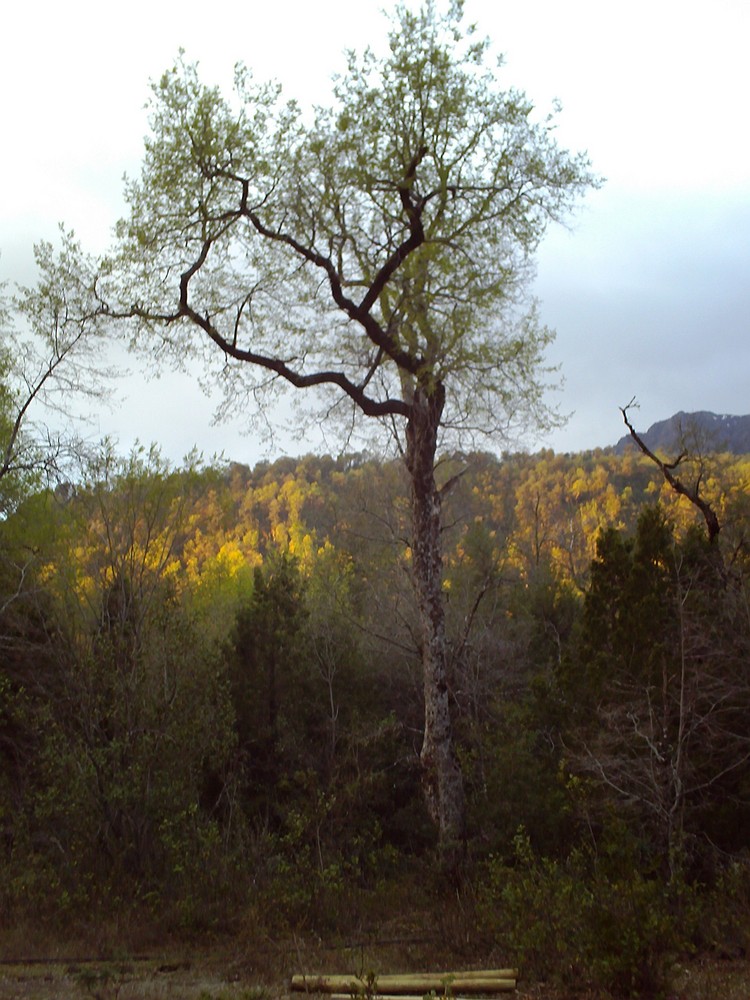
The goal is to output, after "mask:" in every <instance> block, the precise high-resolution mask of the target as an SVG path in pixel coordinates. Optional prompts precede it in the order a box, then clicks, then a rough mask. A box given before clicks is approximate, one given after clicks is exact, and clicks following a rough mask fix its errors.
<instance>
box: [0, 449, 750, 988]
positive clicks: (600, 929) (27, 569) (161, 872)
mask: <svg viewBox="0 0 750 1000" xmlns="http://www.w3.org/2000/svg"><path fill="white" fill-rule="evenodd" d="M693 471H694V472H695V473H696V481H697V479H698V471H697V467H695V468H694V470H693ZM437 475H438V480H439V482H440V484H441V485H442V486H444V487H445V490H444V501H443V503H444V509H443V514H444V536H445V537H444V584H443V590H444V601H445V608H446V615H447V628H448V636H449V644H450V673H449V691H450V702H451V712H452V717H453V722H454V726H455V738H456V743H457V748H458V754H459V759H460V765H461V769H462V773H463V776H464V781H465V787H466V796H467V831H466V840H465V852H464V860H463V864H462V869H461V872H460V873H459V875H458V876H456V873H455V872H454V873H451V875H450V879H451V882H450V885H449V886H448V888H446V879H447V878H448V876H447V875H445V874H444V873H441V872H440V870H439V866H437V867H436V865H435V863H434V859H435V850H436V831H435V827H434V824H432V823H431V822H430V819H429V816H428V814H427V812H426V809H425V804H424V797H423V795H422V793H421V790H420V776H419V748H420V745H421V727H422V725H423V721H422V719H423V706H422V703H421V700H422V693H421V692H422V687H421V680H420V678H421V672H420V650H419V641H420V639H419V634H418V632H417V631H416V630H415V621H416V614H415V609H414V606H413V605H414V592H413V588H412V586H411V581H410V568H411V558H412V553H411V546H410V537H409V518H408V505H409V501H408V490H407V484H406V483H405V475H404V470H403V465H402V463H400V462H396V461H388V460H384V459H379V458H375V457H373V456H371V455H368V454H357V455H351V456H348V457H345V458H338V459H334V458H330V457H326V456H317V457H315V456H308V457H305V458H301V459H293V458H284V459H279V460H278V461H275V462H273V463H267V462H264V463H260V464H258V465H256V466H255V467H254V468H252V469H251V468H248V467H246V466H243V465H239V464H227V463H214V464H209V465H205V464H202V463H201V462H199V461H197V460H189V461H187V462H186V463H185V464H184V465H182V466H181V467H178V468H174V467H171V466H170V465H169V464H168V463H167V462H166V461H164V460H163V458H162V457H161V456H160V453H159V451H158V450H157V449H156V448H152V449H151V450H147V449H139V450H136V451H135V452H133V453H132V454H131V455H129V456H128V457H125V458H123V457H121V456H118V454H117V453H116V451H115V450H114V449H113V448H112V447H111V446H109V445H106V444H105V445H103V446H102V447H101V448H99V449H98V450H97V451H96V452H95V453H93V454H89V455H88V457H86V458H85V459H84V458H80V459H79V468H78V474H77V476H76V478H75V481H73V482H69V483H66V484H64V485H58V486H57V487H56V488H48V489H44V488H36V489H33V490H28V491H27V494H26V495H25V496H24V497H22V498H21V499H17V502H16V503H15V504H14V506H13V508H12V509H10V510H9V511H8V513H7V516H6V517H5V518H4V519H3V520H2V522H1V523H0V552H1V553H2V564H1V566H0V572H1V573H2V586H1V592H2V601H1V602H0V614H1V616H2V628H1V635H2V646H3V652H2V668H1V670H0V753H1V754H2V770H1V771H0V920H1V921H2V923H3V924H4V925H5V926H6V927H7V926H11V925H12V924H13V923H14V922H16V921H20V922H23V921H24V920H25V919H33V920H34V921H35V922H37V923H38V922H39V921H40V920H41V921H44V922H47V923H48V924H49V925H50V926H61V925H62V924H67V925H71V924H75V922H76V921H81V920H86V919H91V915H92V914H96V913H107V914H108V915H109V917H110V918H111V917H112V915H113V914H116V915H117V918H118V919H119V920H121V921H122V925H123V926H127V925H128V923H129V922H133V921H135V922H138V923H142V924H144V925H151V926H153V927H155V928H158V929H159V932H160V933H169V934H180V935H188V936H190V935H196V934H198V935H205V934H223V933H229V932H233V931H237V930H238V929H240V928H242V929H243V932H244V933H246V934H247V933H250V931H251V929H252V930H253V931H254V932H258V933H260V932H261V930H262V932H263V933H280V932H285V931H286V932H288V931H289V930H295V931H300V932H301V931H302V930H307V931H308V932H314V933H316V934H322V935H331V936H335V935H343V936H346V935H351V934H357V933H360V934H362V933H366V932H367V930H368V928H370V929H371V928H372V927H374V926H375V925H376V924H377V925H378V926H380V927H381V928H382V927H383V926H392V927H394V928H395V927H398V926H399V919H402V920H404V921H406V920H408V919H410V916H409V915H413V914H414V912H415V911H416V910H418V909H419V908H420V907H426V908H430V907H431V906H432V904H433V903H434V902H435V900H437V899H439V898H444V896H445V894H446V892H447V893H448V898H449V899H456V900H458V905H457V908H456V907H454V906H453V905H451V906H448V907H439V908H438V909H439V910H440V913H441V914H442V915H441V916H439V917H437V918H435V920H436V921H437V926H438V929H439V930H440V920H441V919H442V920H444V921H446V922H448V924H449V926H447V929H446V928H443V929H442V931H441V933H444V934H446V935H448V936H450V937H451V939H452V940H453V942H454V945H455V947H457V948H463V951H464V956H465V958H466V957H469V956H475V955H478V954H481V955H482V956H483V958H484V961H485V962H486V961H487V956H492V955H493V954H494V955H496V956H497V957H498V960H500V959H501V958H502V960H503V961H508V960H518V961H521V962H523V963H524V967H525V969H526V971H527V974H536V975H538V976H541V977H552V978H555V977H558V978H562V980H563V981H565V980H566V977H567V978H570V977H573V978H575V977H581V976H582V975H583V976H584V979H586V978H588V980H589V981H591V982H593V983H598V984H599V985H604V986H607V987H608V988H609V987H612V988H614V987H617V988H619V989H622V990H624V991H625V992H629V991H630V992H633V993H636V992H638V991H639V990H643V989H645V988H646V987H648V986H653V985H654V984H658V983H659V982H661V981H662V977H663V976H664V975H665V968H666V967H667V965H668V964H669V963H670V962H672V961H673V959H674V956H675V954H680V953H689V952H690V951H695V950H703V949H705V950H711V949H714V950H716V949H719V950H722V951H724V952H729V953H737V954H739V953H741V950H742V948H743V946H744V943H746V940H747V939H746V934H747V930H748V928H747V901H748V893H749V892H750V881H749V875H750V872H749V871H748V855H747V850H748V839H747V830H748V828H749V826H748V824H749V822H750V739H749V738H748V733H749V732H750V727H749V724H748V720H749V719H750V673H748V663H750V612H749V606H748V583H749V576H748V571H749V570H750V561H749V559H748V551H747V546H746V533H747V531H748V526H749V525H750V520H749V519H748V518H749V514H750V512H749V511H748V503H749V499H748V497H749V493H748V481H749V480H750V461H749V460H748V458H747V457H738V456H733V455H728V454H723V455H716V454H715V455H708V456H704V457H703V458H702V459H701V460H700V469H699V475H700V483H701V489H702V491H703V495H704V496H705V497H706V498H707V499H708V500H710V502H711V504H712V506H713V509H714V510H715V511H716V512H717V514H718V516H719V518H720V521H721V528H722V530H721V534H720V536H719V539H718V541H716V542H714V543H709V542H708V541H707V533H706V530H705V525H704V524H703V521H702V519H701V517H700V514H699V512H698V511H697V510H696V508H695V506H694V505H693V504H691V503H690V502H688V501H687V500H686V499H685V497H681V496H679V495H678V494H677V493H676V492H675V491H674V490H673V489H672V488H671V487H670V486H669V484H668V483H667V482H666V481H665V479H664V477H663V476H662V474H661V471H660V470H659V469H658V468H657V467H656V466H655V465H654V463H653V462H651V461H649V460H648V459H647V458H646V457H645V456H643V455H641V454H640V453H639V452H637V451H635V450H630V451H628V452H626V453H625V454H622V455H617V454H614V453H613V452H610V451H595V452H587V453H584V454H577V455H557V454H554V453H552V452H541V453H538V454H535V455H528V454H504V455H503V456H502V457H496V456H493V455H491V454H485V453H473V454H462V453H461V454H459V453H457V454H453V455H450V456H444V457H443V459H442V460H441V461H440V463H439V464H438V468H437ZM433 912H434V911H433ZM623 941H625V942H626V943H625V945H623V943H622V942H623ZM490 964H491V963H490ZM582 970H585V972H583V971H582Z"/></svg>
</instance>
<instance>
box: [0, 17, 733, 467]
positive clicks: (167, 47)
mask: <svg viewBox="0 0 750 1000" xmlns="http://www.w3.org/2000/svg"><path fill="white" fill-rule="evenodd" d="M388 6H389V4H388V3H386V2H384V0H357V3H354V2H352V0H318V2H317V3H315V4H312V3H310V2H309V0H305V2H302V0H276V2H275V3H269V2H268V0H263V2H262V3H259V2H257V0H242V2H238V0H231V2H230V0H212V2H211V3H209V4H207V3H205V2H196V0H182V2H179V3H178V2H175V0H150V2H148V3H147V2H145V0H131V2H129V3H128V4H118V5H110V6H108V5H103V4H101V2H99V0H97V2H93V0H68V2H67V3H64V4H61V3H59V0H27V2H26V3H25V4H23V5H22V4H20V3H19V4H14V5H13V6H12V7H11V9H10V10H9V11H6V12H5V14H4V19H3V20H4V25H3V28H4V30H3V34H2V37H0V88H1V89H0V93H2V95H3V97H2V102H3V124H4V141H3V147H4V148H3V156H2V157H0V184H1V190H2V191H3V199H2V202H1V203H0V251H1V252H2V258H1V259H0V276H1V277H4V278H10V279H13V280H21V281H24V282H31V281H33V270H32V267H31V262H32V245H33V243H34V242H35V241H37V240H39V239H41V238H45V239H54V238H55V235H56V231H57V224H58V223H59V222H64V223H65V224H66V225H67V226H69V227H72V228H73V229H75V231H76V233H77V235H78V236H79V238H80V239H81V241H82V242H83V244H84V246H86V247H87V248H90V249H91V250H92V251H93V252H99V251H101V250H103V249H104V248H105V247H106V245H107V243H108V242H109V238H110V232H111V227H112V226H113V225H114V223H115V221H116V220H117V218H118V217H119V216H120V215H121V214H123V211H124V204H123V201H122V176H123V174H124V173H125V172H128V173H130V174H134V173H136V172H137V170H138V167H139V162H140V157H141V149H142V139H143V136H144V134H145V133H146V130H147V123H146V114H145V111H144V108H143V106H144V103H145V101H146V99H147V97H148V82H149V79H153V78H158V77H159V76H160V75H161V73H162V72H163V70H165V69H166V68H168V67H169V66H170V65H172V64H173V62H174V59H175V56H176V54H177V51H178V49H179V48H180V47H182V48H184V49H185V51H186V55H187V58H188V59H190V60H198V61H200V63H201V68H202V76H203V78H204V79H205V80H206V81H207V82H211V83H214V82H215V83H219V84H220V85H222V86H224V87H226V89H227V90H228V89H229V87H230V85H231V78H232V69H233V66H234V64H235V62H237V61H239V60H242V61H244V62H245V63H246V64H247V65H248V66H250V67H251V68H252V69H253V71H254V73H255V76H256V77H257V78H258V79H266V78H269V77H273V78H276V79H278V80H280V81H281V82H282V84H283V86H284V90H285V92H286V94H287V96H289V97H293V96H294V97H298V98H301V99H302V100H303V101H314V102H318V103H324V102H325V101H326V100H327V95H328V93H329V81H330V77H331V74H332V73H334V72H335V71H337V70H341V69H343V58H342V51H343V49H344V48H346V47H353V48H361V47H362V46H363V45H364V44H366V43H368V42H370V43H372V44H373V45H374V46H375V47H376V48H377V47H378V43H379V42H380V41H381V40H382V39H383V38H384V37H385V33H386V30H387V22H386V19H385V18H384V17H383V16H382V14H381V13H380V11H381V9H382V8H384V7H386V8H387V7H388ZM466 10H467V16H468V18H469V19H471V20H476V21H477V23H478V27H479V29H480V31H481V33H483V34H486V35H489V36H490V38H491V39H492V40H493V43H494V45H495V47H496V48H497V50H498V51H500V52H503V53H504V54H505V57H506V64H505V68H504V69H503V70H502V76H501V81H502V82H503V83H504V84H507V85H508V86H513V87H518V88H520V89H523V90H525V91H526V92H527V93H528V94H529V95H530V96H531V97H532V98H533V99H534V101H535V102H536V103H537V105H538V106H539V107H540V108H541V109H543V110H546V109H548V108H549V107H550V106H551V104H552V101H553V99H555V98H559V100H560V101H561V102H562V105H563V111H562V113H561V115H560V116H559V129H558V137H559V140H560V142H561V143H562V144H564V145H566V146H568V147H569V148H572V149H575V150H578V149H587V150H588V152H589V155H590V157H591V160H592V163H593V166H594V169H595V170H596V171H597V172H598V173H599V174H600V175H602V176H604V177H605V178H606V184H605V186H604V187H603V188H602V189H601V190H600V191H598V192H594V193H592V194H591V195H590V196H589V197H588V198H587V199H586V201H585V202H584V204H583V205H582V207H581V209H580V211H579V212H578V213H577V215H576V217H575V218H574V219H573V220H571V227H570V229H569V230H564V229H556V230H553V231H550V233H549V235H548V238H547V239H546V241H545V243H544V245H543V248H542V251H541V253H540V255H539V273H538V279H537V283H536V288H535V292H536V294H537V295H538V297H539V298H540V299H541V302H542V317H543V319H544V321H545V323H547V324H548V325H549V326H550V327H552V328H553V329H555V330H556V331H557V341H556V343H555V345H554V347H553V349H552V351H551V352H550V356H549V357H550V360H551V361H552V362H554V363H559V364H560V365H561V368H562V375H563V377H564V379H565V386H564V389H563V391H562V393H560V394H557V395H556V397H555V398H556V401H557V402H558V403H559V405H560V407H561V409H562V410H563V411H565V412H568V413H572V416H571V418H570V421H569V422H568V425H567V427H566V428H565V429H564V430H562V431H557V432H555V433H554V434H551V435H549V436H547V437H546V438H542V439H538V440H536V441H533V442H532V446H533V447H552V448H555V450H558V451H578V450H582V449H585V448H591V447H596V446H599V445H606V444H610V443H613V442H614V441H616V440H617V438H618V437H620V436H621V434H622V432H623V427H622V423H621V418H620V414H619V412H618V407H619V406H621V405H623V404H625V403H627V402H628V401H629V400H630V399H631V397H633V396H637V397H638V400H639V402H640V404H641V410H640V414H639V416H638V419H637V423H638V425H639V426H641V427H642V428H643V429H645V428H646V427H647V426H648V425H650V424H651V423H653V422H654V421H656V420H659V419H663V418H666V417H668V416H670V415H671V414H672V413H674V412H675V411H677V410H712V411H714V412H719V413H737V414H740V413H748V412H750V400H749V399H748V373H749V372H750V274H749V273H748V272H749V271H750V138H748V129H747V114H748V112H747V104H748V99H749V98H750V70H749V69H748V61H747V45H748V42H750V4H748V3H747V0H713V3H712V4H710V5H708V4H706V3H705V2H704V0H702V2H696V0H630V2H629V3H627V4H626V3H623V2H620V0H610V2H604V0H523V2H519V0H513V2H505V0H466ZM121 391H122V393H123V394H125V393H127V398H126V399H125V401H124V402H123V404H122V405H121V406H120V407H119V408H118V409H116V410H114V411H113V412H112V413H102V415H101V417H100V420H99V426H98V430H99V431H100V432H101V433H113V434H114V435H116V436H117V437H119V439H120V442H121V445H122V447H123V448H127V447H129V446H130V445H131V444H132V442H133V440H134V438H136V437H138V438H140V439H141V440H142V441H145V442H150V441H152V440H156V441H158V442H159V443H161V444H162V446H163V448H164V450H165V452H166V454H167V455H169V457H171V458H173V459H175V460H178V459H179V458H180V457H181V456H182V455H184V454H185V453H186V452H187V451H188V450H189V449H190V447H191V445H192V444H197V445H198V446H199V448H200V449H201V450H203V451H204V452H205V453H206V454H207V455H210V454H212V453H214V452H219V451H221V450H224V452H225V453H226V455H227V456H228V457H231V458H235V459H237V460H240V461H246V462H250V463H252V462H254V461H256V460H257V459H258V458H260V457H263V456H262V451H261V449H260V447H259V445H258V444H257V442H255V441H254V440H253V439H251V438H248V437H247V436H243V434H242V421H241V420H238V421H237V423H236V424H233V425H232V426H224V427H221V428H217V427H212V426H211V423H210V420H211V410H212V408H211V404H210V402H209V401H207V400H205V399H203V398H202V397H201V395H200V392H199V390H198V389H197V387H196V386H195V384H194V383H193V382H192V381H191V380H190V379H188V378H186V377H178V376H176V375H173V374H169V375H167V376H165V377H164V378H163V379H162V380H160V381H158V382H150V381H146V382H144V380H143V378H142V377H137V378H135V379H133V380H131V382H130V383H127V384H125V385H124V386H123V388H122V390H121ZM314 443H315V442H314V440H312V439H310V440H309V441H308V442H306V443H302V444H300V443H297V442H290V443H289V444H288V448H289V450H290V451H291V452H292V453H299V452H300V451H305V450H307V448H308V447H309V446H311V445H312V444H314ZM281 444H282V442H280V443H279V447H278V448H277V449H276V450H275V452H274V454H276V453H278V451H279V449H280V447H281ZM498 447H502V444H501V443H498Z"/></svg>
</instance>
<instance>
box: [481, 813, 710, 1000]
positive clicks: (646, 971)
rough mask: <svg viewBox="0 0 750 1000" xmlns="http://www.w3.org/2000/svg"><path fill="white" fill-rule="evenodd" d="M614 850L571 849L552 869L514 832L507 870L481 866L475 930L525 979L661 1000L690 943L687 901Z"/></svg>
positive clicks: (495, 863) (525, 838)
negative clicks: (512, 860) (511, 860)
mask: <svg viewBox="0 0 750 1000" xmlns="http://www.w3.org/2000/svg"><path fill="white" fill-rule="evenodd" d="M618 836H620V834H618ZM620 846H621V845H619V844H615V849H610V848H608V847H605V848H604V849H602V848H600V850H599V852H598V853H595V852H594V851H593V850H587V849H582V848H576V849H574V850H572V851H571V852H570V853H569V855H568V856H567V857H566V858H564V859H563V860H557V859H552V858H545V857H539V856H538V855H536V854H535V852H534V851H533V849H532V847H531V843H530V841H529V838H528V836H527V835H526V834H525V832H524V831H520V832H519V833H518V835H517V836H516V839H515V848H516V860H515V864H513V865H507V864H503V863H500V862H498V861H497V860H496V859H490V861H489V862H488V864H487V866H486V874H485V878H484V879H483V883H482V887H481V889H480V891H479V893H478V897H479V903H478V905H479V909H480V915H481V918H482V922H483V924H484V926H485V927H486V928H487V930H488V932H489V933H490V934H491V936H492V938H493V941H494V942H495V943H496V944H498V945H501V946H502V948H503V951H504V953H505V954H508V953H510V956H511V957H512V958H513V960H514V961H516V962H518V964H519V965H520V966H521V967H522V968H523V969H524V970H525V974H526V975H530V976H534V977H537V978H540V979H545V980H549V981H552V982H556V983H558V984H561V985H565V986H571V985H574V984H577V985H586V986H589V987H593V988H595V989H599V990H611V991H616V992H618V993H620V994H625V995H627V996H633V997H637V996H645V995H648V996H659V995H663V993H664V990H665V989H666V987H667V979H668V971H669V969H670V968H671V967H672V965H673V964H674V959H675V957H676V955H677V954H678V953H679V952H681V951H683V950H685V949H686V948H687V947H688V945H689V942H690V938H691V931H692V929H693V926H694V917H693V913H694V908H693V907H692V905H691V904H692V900H691V894H690V892H689V891H688V890H687V889H685V888H681V889H680V891H679V892H678V891H677V890H676V889H675V887H667V886H665V885H664V884H663V883H661V882H660V881H659V880H658V879H656V878H653V877H651V876H650V875H649V873H648V872H644V870H643V869H642V868H641V867H640V865H639V864H638V862H637V859H636V858H635V857H634V856H632V855H631V856H630V858H629V859H628V856H627V855H628V853H629V852H628V851H624V852H623V851H622V850H620V849H619V847H620Z"/></svg>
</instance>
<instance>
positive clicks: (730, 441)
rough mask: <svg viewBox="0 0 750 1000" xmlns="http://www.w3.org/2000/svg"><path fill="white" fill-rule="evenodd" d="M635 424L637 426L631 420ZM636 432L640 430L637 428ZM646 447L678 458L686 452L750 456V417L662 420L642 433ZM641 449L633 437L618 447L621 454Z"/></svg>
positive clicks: (686, 416)
mask: <svg viewBox="0 0 750 1000" xmlns="http://www.w3.org/2000/svg"><path fill="white" fill-rule="evenodd" d="M631 423H633V421H632V419H631ZM636 430H638V428H637V426H636ZM638 434H639V435H640V437H641V439H642V440H643V442H644V444H645V445H646V446H647V447H648V448H650V449H651V451H659V452H661V453H662V454H664V453H666V454H667V455H669V456H671V457H674V456H676V455H677V454H678V453H679V452H681V451H682V450H683V449H687V450H689V451H691V452H695V451H700V452H707V451H726V452H730V453H732V454H735V455H747V454H750V415H747V416H744V417H733V416H729V415H728V414H717V413H708V412H707V411H705V410H700V411H698V412H697V413H683V412H680V413H675V414H674V416H672V417H669V419H668V420H659V421H658V422H657V423H655V424H652V425H651V427H649V429H648V430H647V431H645V432H644V433H642V432H641V431H638ZM631 447H632V448H635V447H637V446H636V444H635V441H633V439H632V437H631V436H630V435H629V434H626V435H625V436H624V437H622V438H620V440H619V441H618V442H617V444H616V445H615V447H614V451H615V453H616V454H618V455H621V454H622V453H623V452H625V451H626V450H628V449H629V448H631Z"/></svg>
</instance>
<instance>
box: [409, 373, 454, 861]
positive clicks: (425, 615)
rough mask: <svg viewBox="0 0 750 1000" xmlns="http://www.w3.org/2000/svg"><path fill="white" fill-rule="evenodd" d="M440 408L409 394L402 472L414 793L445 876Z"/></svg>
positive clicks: (448, 841)
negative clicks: (418, 738) (418, 644)
mask: <svg viewBox="0 0 750 1000" xmlns="http://www.w3.org/2000/svg"><path fill="white" fill-rule="evenodd" d="M444 405H445V390H444V388H443V387H442V385H438V386H437V388H435V389H433V390H432V391H430V392H428V391H426V390H424V389H423V388H421V387H420V388H418V389H417V390H416V391H415V394H414V400H413V403H412V409H411V414H410V416H409V420H408V423H407V428H406V466H407V469H408V471H409V475H410V479H411V505H412V567H413V576H414V586H415V591H416V597H417V606H418V610H419V617H420V626H421V634H422V650H421V652H422V670H423V681H424V740H423V743H422V751H421V755H420V758H421V765H422V787H423V790H424V795H425V799H426V803H427V809H428V811H429V813H430V816H431V818H432V820H433V822H434V823H435V824H436V826H437V828H438V831H439V847H440V854H441V860H442V862H443V865H444V866H445V868H446V869H447V870H455V868H456V867H457V865H458V863H459V861H460V858H461V856H462V853H463V844H464V833H465V799H464V786H463V777H462V774H461V768H460V765H459V762H458V757H457V756H456V751H455V747H454V745H453V730H452V725H451V716H450V705H449V690H448V676H447V644H446V635H445V604H444V596H443V572H442V570H443V561H442V541H441V514H440V493H439V491H438V488H437V484H436V482H435V454H436V451H437V434H438V429H439V427H440V419H441V416H442V412H443V406H444Z"/></svg>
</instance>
